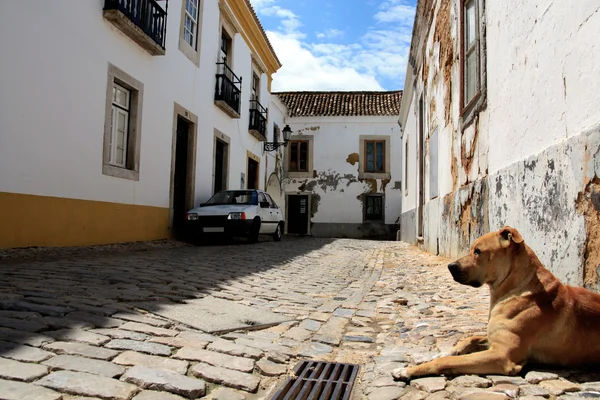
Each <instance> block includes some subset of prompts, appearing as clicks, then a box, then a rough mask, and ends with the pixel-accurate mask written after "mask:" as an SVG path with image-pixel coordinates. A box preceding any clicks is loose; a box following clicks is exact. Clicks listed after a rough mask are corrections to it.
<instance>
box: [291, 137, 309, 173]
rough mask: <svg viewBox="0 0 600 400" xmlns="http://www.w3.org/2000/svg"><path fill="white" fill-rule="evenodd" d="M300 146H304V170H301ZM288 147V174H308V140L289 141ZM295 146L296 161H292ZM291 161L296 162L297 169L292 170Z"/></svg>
mask: <svg viewBox="0 0 600 400" xmlns="http://www.w3.org/2000/svg"><path fill="white" fill-rule="evenodd" d="M302 145H306V160H304V165H305V168H304V169H302V168H301V167H300V165H301V154H302ZM288 146H289V147H290V157H289V158H288V171H290V172H308V150H309V146H310V142H309V141H308V140H290V141H289V142H288ZM294 146H296V149H297V150H296V155H297V159H296V160H292V152H293V148H294ZM292 161H296V164H297V167H296V169H292Z"/></svg>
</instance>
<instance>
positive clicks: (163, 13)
mask: <svg viewBox="0 0 600 400" xmlns="http://www.w3.org/2000/svg"><path fill="white" fill-rule="evenodd" d="M165 4H166V5H168V0H165ZM103 13H104V18H106V19H107V20H108V21H110V22H111V23H112V24H113V25H114V26H116V27H117V28H119V29H120V30H121V31H122V32H123V33H124V34H126V35H127V36H128V37H129V38H131V39H132V40H133V41H134V42H136V43H137V44H138V45H140V47H142V48H143V49H144V50H146V51H147V52H148V53H150V54H152V55H153V56H159V55H160V56H162V55H164V54H165V35H166V29H167V10H166V6H165V9H163V8H162V7H161V6H160V5H159V4H158V2H157V1H156V0H104V9H103Z"/></svg>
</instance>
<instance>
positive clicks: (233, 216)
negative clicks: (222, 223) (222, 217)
mask: <svg viewBox="0 0 600 400" xmlns="http://www.w3.org/2000/svg"><path fill="white" fill-rule="evenodd" d="M227 219H246V213H245V212H232V213H229V215H228V216H227Z"/></svg>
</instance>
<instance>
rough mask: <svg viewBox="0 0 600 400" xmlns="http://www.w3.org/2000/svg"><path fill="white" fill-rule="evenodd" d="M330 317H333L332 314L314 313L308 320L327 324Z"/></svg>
mask: <svg viewBox="0 0 600 400" xmlns="http://www.w3.org/2000/svg"><path fill="white" fill-rule="evenodd" d="M330 317H331V314H330V313H324V312H314V313H311V314H310V315H309V316H308V318H310V319H312V320H315V321H319V322H326V321H327V320H328V319H329V318H330Z"/></svg>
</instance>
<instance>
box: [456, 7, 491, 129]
mask: <svg viewBox="0 0 600 400" xmlns="http://www.w3.org/2000/svg"><path fill="white" fill-rule="evenodd" d="M460 7H461V8H460V41H461V45H460V59H461V60H462V61H461V63H460V76H461V85H460V115H461V126H462V128H463V129H464V128H465V127H466V126H468V125H469V124H470V123H471V122H472V121H473V120H474V118H475V116H476V115H477V114H478V113H479V111H480V110H481V109H483V108H484V106H485V103H486V96H487V83H486V79H487V73H486V61H485V57H486V44H485V37H486V35H485V22H484V21H485V2H484V1H483V0H460Z"/></svg>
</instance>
